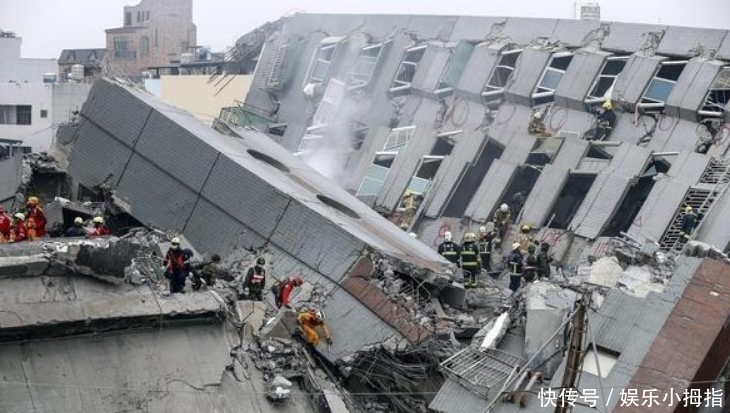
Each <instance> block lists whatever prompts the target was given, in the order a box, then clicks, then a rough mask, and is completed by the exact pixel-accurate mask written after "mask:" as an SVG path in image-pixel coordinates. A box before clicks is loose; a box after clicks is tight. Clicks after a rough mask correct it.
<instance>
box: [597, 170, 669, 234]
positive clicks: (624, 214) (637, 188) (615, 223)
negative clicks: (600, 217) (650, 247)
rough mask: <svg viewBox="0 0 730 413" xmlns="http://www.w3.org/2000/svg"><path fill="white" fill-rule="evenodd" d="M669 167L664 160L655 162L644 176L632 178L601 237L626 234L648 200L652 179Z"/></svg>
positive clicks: (652, 184) (665, 171) (652, 185)
mask: <svg viewBox="0 0 730 413" xmlns="http://www.w3.org/2000/svg"><path fill="white" fill-rule="evenodd" d="M669 167H670V165H669V164H668V163H667V162H666V161H664V160H661V159H660V160H655V161H654V162H652V163H650V164H649V166H647V168H646V170H645V171H644V174H642V175H641V176H638V177H636V178H634V180H633V182H632V183H631V187H630V188H629V190H628V192H627V193H626V196H625V197H624V199H623V201H622V202H621V205H620V206H619V208H618V209H617V210H616V213H615V214H614V216H613V217H612V218H611V221H610V222H609V223H608V226H607V227H606V229H604V230H603V233H601V236H602V237H617V236H619V235H620V234H621V232H626V231H628V230H629V228H630V227H631V224H632V223H633V222H634V220H635V219H636V216H637V215H639V211H640V210H641V207H642V206H644V202H646V199H647V198H649V194H650V193H651V190H652V188H654V182H655V181H654V177H655V176H656V174H657V173H667V171H669Z"/></svg>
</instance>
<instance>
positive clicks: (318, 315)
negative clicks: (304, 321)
mask: <svg viewBox="0 0 730 413" xmlns="http://www.w3.org/2000/svg"><path fill="white" fill-rule="evenodd" d="M314 317H315V318H316V319H317V320H318V321H319V322H322V321H324V311H317V312H315V313H314Z"/></svg>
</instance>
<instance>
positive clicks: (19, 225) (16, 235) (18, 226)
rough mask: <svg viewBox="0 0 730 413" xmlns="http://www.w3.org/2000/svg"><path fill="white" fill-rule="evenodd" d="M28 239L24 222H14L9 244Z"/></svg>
mask: <svg viewBox="0 0 730 413" xmlns="http://www.w3.org/2000/svg"><path fill="white" fill-rule="evenodd" d="M27 238H28V228H26V226H25V222H23V221H20V220H16V222H15V224H14V225H13V228H12V229H11V230H10V242H21V241H25V240H26V239H27Z"/></svg>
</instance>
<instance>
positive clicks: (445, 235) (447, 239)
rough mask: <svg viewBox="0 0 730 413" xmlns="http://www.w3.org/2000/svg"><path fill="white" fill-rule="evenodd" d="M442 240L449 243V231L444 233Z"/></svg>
mask: <svg viewBox="0 0 730 413" xmlns="http://www.w3.org/2000/svg"><path fill="white" fill-rule="evenodd" d="M444 239H445V240H446V241H451V231H446V232H444Z"/></svg>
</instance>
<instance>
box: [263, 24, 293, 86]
mask: <svg viewBox="0 0 730 413" xmlns="http://www.w3.org/2000/svg"><path fill="white" fill-rule="evenodd" d="M274 47H275V49H274V58H273V59H272V60H270V61H269V62H270V63H269V66H268V67H267V72H268V74H269V75H268V76H267V78H266V85H265V87H266V89H271V90H278V89H280V88H281V86H283V85H282V79H281V72H282V68H283V67H284V59H285V58H286V52H287V49H288V48H289V42H287V41H286V37H285V36H284V35H279V37H278V38H277V39H276V41H275V42H274Z"/></svg>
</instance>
